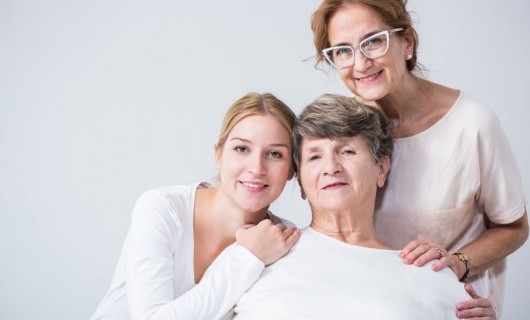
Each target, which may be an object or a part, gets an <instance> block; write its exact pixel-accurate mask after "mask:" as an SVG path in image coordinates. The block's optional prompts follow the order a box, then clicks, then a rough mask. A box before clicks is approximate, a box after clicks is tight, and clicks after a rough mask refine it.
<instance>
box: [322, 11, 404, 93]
mask: <svg viewBox="0 0 530 320" xmlns="http://www.w3.org/2000/svg"><path fill="white" fill-rule="evenodd" d="M396 27H397V26H389V25H386V24H385V23H384V22H383V20H382V19H381V18H380V17H379V15H378V14H377V13H376V12H375V11H374V10H372V9H371V8H369V7H366V6H364V5H361V4H354V5H349V6H345V7H343V8H341V9H339V10H338V11H337V12H336V13H335V14H334V15H333V17H332V18H331V19H330V21H329V24H328V28H329V31H328V40H329V43H330V45H331V46H339V45H351V46H353V47H356V46H357V45H358V44H359V43H360V42H361V41H363V40H365V39H366V38H367V37H369V36H371V35H373V34H375V33H377V32H381V31H385V30H389V29H393V28H396ZM388 44H389V47H388V51H387V52H386V54H385V55H383V56H382V57H379V58H375V59H369V58H367V57H365V56H364V55H363V54H362V53H361V52H360V50H358V49H357V50H356V51H355V54H354V57H355V58H354V64H353V66H350V67H346V68H343V69H339V70H338V71H339V74H340V77H341V79H342V81H343V82H344V84H345V85H346V86H347V87H348V89H350V90H351V91H352V92H354V93H356V94H358V95H360V96H361V97H363V98H364V99H366V100H369V101H376V100H379V99H381V98H383V97H384V96H386V95H387V94H389V93H392V92H393V91H394V90H396V86H397V85H398V84H399V83H400V81H401V79H402V78H403V76H404V74H406V73H407V72H408V71H407V66H406V58H407V56H408V55H411V54H412V52H413V48H412V46H411V43H407V41H405V38H403V37H401V36H400V34H398V33H391V34H390V36H389V42H388Z"/></svg>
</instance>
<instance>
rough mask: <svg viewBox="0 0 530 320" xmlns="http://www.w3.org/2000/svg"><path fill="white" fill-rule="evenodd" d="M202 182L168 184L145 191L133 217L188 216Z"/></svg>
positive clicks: (172, 219) (168, 219)
mask: <svg viewBox="0 0 530 320" xmlns="http://www.w3.org/2000/svg"><path fill="white" fill-rule="evenodd" d="M200 186H201V183H195V184H191V185H175V186H166V187H161V188H156V189H150V190H147V191H145V192H144V193H143V194H142V195H141V196H140V197H139V198H138V200H137V201H136V204H135V206H134V210H133V219H134V218H135V217H136V218H141V217H144V219H147V218H149V219H153V218H155V217H158V218H161V219H162V220H166V221H167V222H169V221H175V220H182V219H185V218H187V216H188V215H189V212H190V210H191V209H192V208H193V203H194V198H195V191H196V190H197V188H198V187H200Z"/></svg>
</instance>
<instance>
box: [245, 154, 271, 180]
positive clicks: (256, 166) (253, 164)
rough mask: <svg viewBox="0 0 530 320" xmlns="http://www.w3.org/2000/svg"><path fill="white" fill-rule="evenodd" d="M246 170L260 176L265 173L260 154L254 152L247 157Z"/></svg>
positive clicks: (265, 169)
mask: <svg viewBox="0 0 530 320" xmlns="http://www.w3.org/2000/svg"><path fill="white" fill-rule="evenodd" d="M248 172H250V173H252V174H255V175H260V176H263V175H265V174H266V173H267V168H266V166H265V162H264V159H263V157H262V156H261V155H260V154H257V153H256V154H254V155H252V156H250V157H249V161H248Z"/></svg>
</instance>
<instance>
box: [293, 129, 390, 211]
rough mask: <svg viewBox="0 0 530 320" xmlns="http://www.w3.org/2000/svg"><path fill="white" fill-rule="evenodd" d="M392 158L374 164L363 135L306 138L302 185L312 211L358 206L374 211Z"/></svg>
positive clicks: (303, 148)
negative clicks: (378, 190) (376, 197)
mask: <svg viewBox="0 0 530 320" xmlns="http://www.w3.org/2000/svg"><path fill="white" fill-rule="evenodd" d="M388 166H389V161H388V158H384V159H383V160H382V161H381V162H380V163H375V162H374V160H373V156H372V153H371V151H370V149H369V147H368V144H367V143H366V141H365V139H364V138H362V137H361V136H355V137H351V138H337V139H335V140H331V139H328V138H315V137H304V138H303V140H302V145H301V156H300V184H301V186H302V190H303V191H304V194H305V195H306V197H307V200H308V201H309V204H310V206H311V208H312V210H313V211H316V212H322V211H327V210H331V211H337V210H350V209H351V208H357V209H358V210H359V211H360V212H362V211H361V209H367V210H368V211H370V212H371V211H373V205H374V203H375V195H376V192H377V187H382V186H383V185H384V182H385V178H386V173H387V172H388Z"/></svg>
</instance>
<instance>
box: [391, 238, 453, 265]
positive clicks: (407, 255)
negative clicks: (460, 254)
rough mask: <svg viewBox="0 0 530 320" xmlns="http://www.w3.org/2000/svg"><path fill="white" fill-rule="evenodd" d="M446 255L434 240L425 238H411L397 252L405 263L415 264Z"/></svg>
mask: <svg viewBox="0 0 530 320" xmlns="http://www.w3.org/2000/svg"><path fill="white" fill-rule="evenodd" d="M446 255H447V251H446V250H445V249H443V248H441V247H440V245H439V244H437V243H435V242H430V241H426V240H413V241H411V242H409V243H408V244H407V245H406V246H405V248H403V249H402V250H401V252H400V253H399V257H400V258H402V259H403V262H404V263H405V264H414V265H415V266H418V267H421V266H424V265H425V264H426V263H427V262H429V261H432V260H435V259H441V258H442V257H444V256H446Z"/></svg>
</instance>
